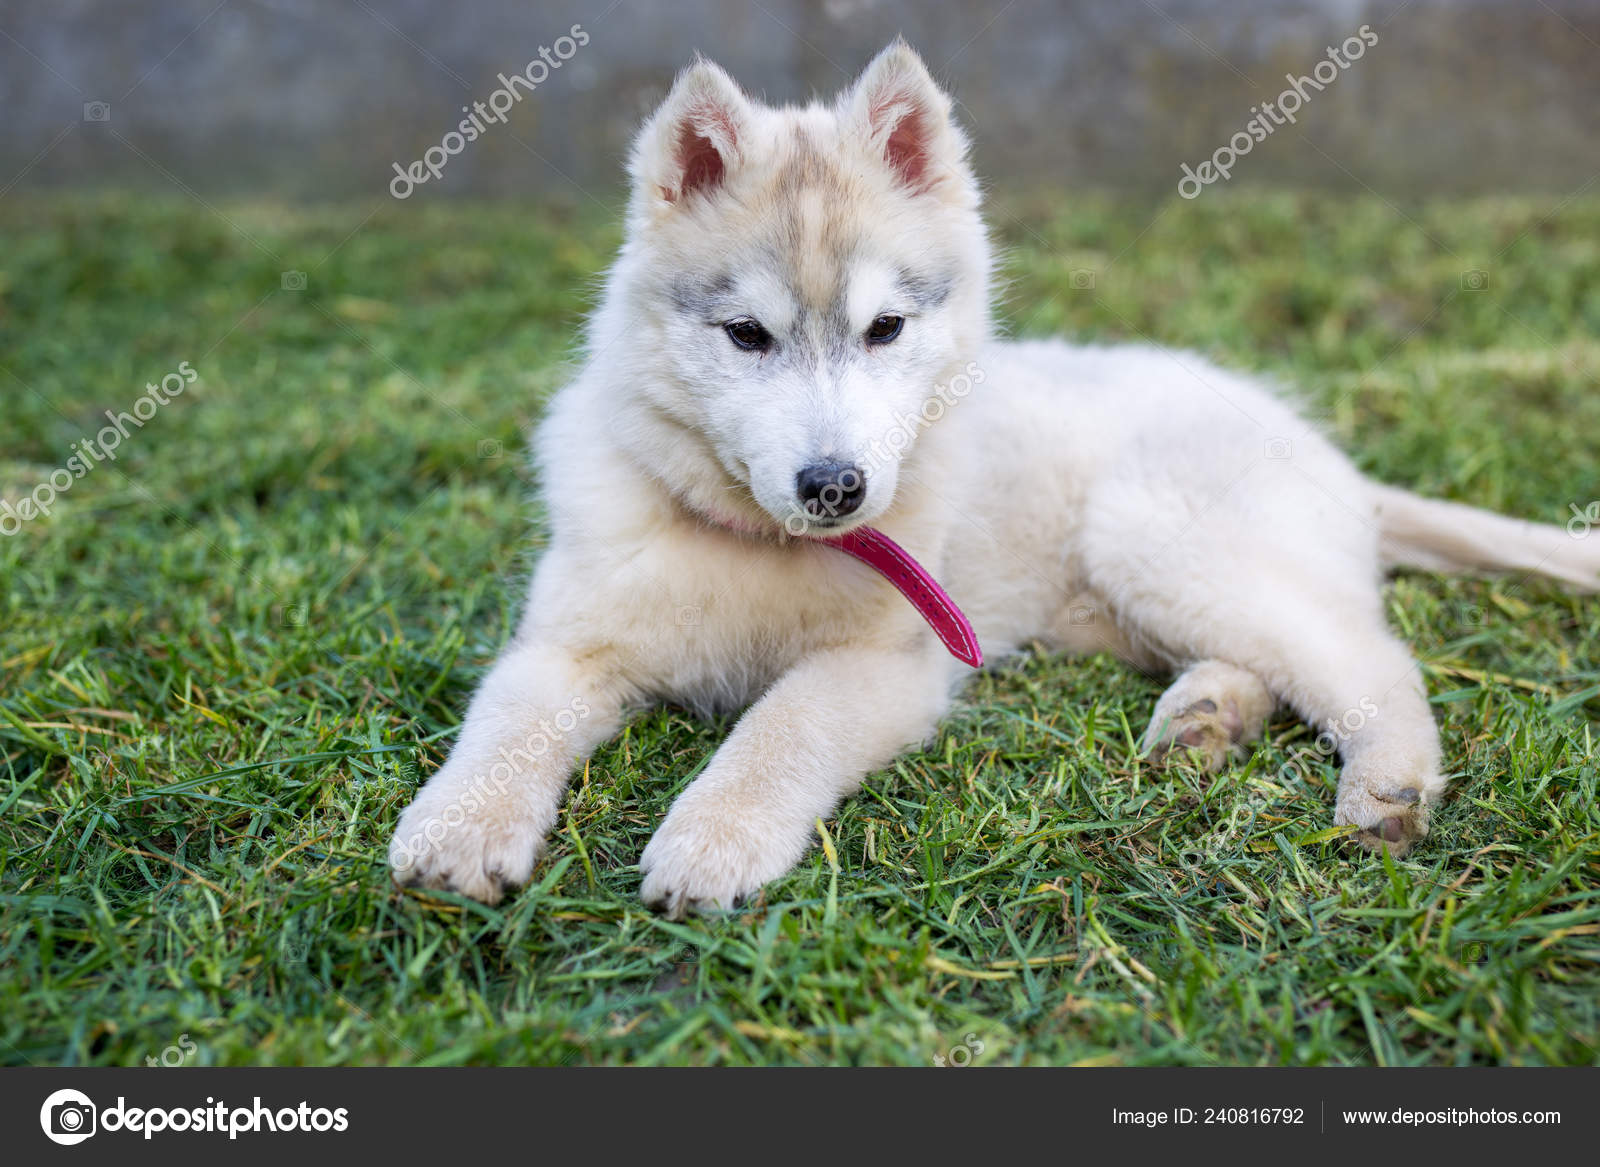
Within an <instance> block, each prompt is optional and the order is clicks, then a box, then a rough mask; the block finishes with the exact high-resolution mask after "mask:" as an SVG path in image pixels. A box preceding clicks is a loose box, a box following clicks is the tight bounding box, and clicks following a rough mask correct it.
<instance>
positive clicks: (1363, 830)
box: [1333, 764, 1429, 859]
mask: <svg viewBox="0 0 1600 1167" xmlns="http://www.w3.org/2000/svg"><path fill="white" fill-rule="evenodd" d="M1428 808H1429V796H1428V784H1427V783H1425V782H1423V781H1420V780H1413V779H1409V778H1407V779H1393V778H1389V779H1387V780H1386V779H1385V778H1384V777H1382V776H1379V775H1374V774H1368V773H1364V772H1362V771H1361V770H1359V769H1358V768H1357V767H1356V766H1355V765H1354V764H1352V765H1350V766H1347V767H1346V768H1345V772H1344V775H1343V776H1342V777H1341V778H1340V781H1339V801H1338V803H1337V805H1336V806H1335V807H1334V811H1333V821H1334V824H1335V825H1336V826H1352V827H1355V828H1357V830H1356V833H1355V834H1354V835H1353V836H1352V838H1353V839H1354V841H1355V842H1356V844H1357V845H1358V846H1360V847H1362V848H1364V849H1365V850H1368V851H1373V852H1377V851H1380V850H1385V849H1387V850H1388V852H1389V853H1390V854H1391V855H1393V856H1394V857H1395V858H1396V859H1399V858H1400V857H1402V856H1403V855H1405V854H1406V853H1407V852H1408V851H1410V850H1411V848H1412V846H1413V845H1414V844H1416V843H1418V842H1420V841H1421V840H1422V839H1423V838H1424V837H1425V836H1426V835H1427V833H1428V815H1429V811H1428Z"/></svg>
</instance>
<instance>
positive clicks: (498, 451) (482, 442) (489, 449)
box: [478, 438, 506, 462]
mask: <svg viewBox="0 0 1600 1167" xmlns="http://www.w3.org/2000/svg"><path fill="white" fill-rule="evenodd" d="M505 456H506V447H505V443H503V442H501V441H500V440H499V439H498V438H480V439H478V459H479V461H482V462H494V461H497V460H499V459H501V458H504V457H505Z"/></svg>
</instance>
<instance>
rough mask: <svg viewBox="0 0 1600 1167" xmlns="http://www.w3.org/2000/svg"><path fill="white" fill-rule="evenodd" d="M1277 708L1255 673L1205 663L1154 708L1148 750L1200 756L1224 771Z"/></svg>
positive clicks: (1155, 754)
mask: <svg viewBox="0 0 1600 1167" xmlns="http://www.w3.org/2000/svg"><path fill="white" fill-rule="evenodd" d="M1276 706H1277V701H1276V700H1275V699H1274V698H1273V696H1272V694H1271V693H1270V692H1269V691H1268V689H1267V686H1266V683H1265V682H1263V681H1262V680H1261V678H1260V677H1258V676H1256V675H1255V674H1254V673H1252V672H1250V671H1248V670H1247V669H1241V668H1239V667H1238V666H1237V665H1231V664H1228V663H1226V662H1225V661H1220V660H1208V661H1201V662H1200V663H1199V664H1197V665H1193V666H1192V667H1190V668H1188V669H1186V670H1184V672H1183V674H1182V675H1181V676H1179V677H1178V679H1177V680H1176V681H1174V682H1173V683H1172V685H1171V686H1170V687H1169V688H1168V689H1167V691H1166V692H1165V693H1163V694H1162V695H1161V700H1159V701H1157V702H1156V710H1155V715H1154V716H1153V717H1152V718H1151V719H1150V728H1149V729H1147V730H1145V734H1144V746H1145V749H1146V750H1148V751H1149V752H1150V754H1151V755H1152V756H1153V757H1158V758H1159V757H1164V756H1166V755H1167V754H1169V753H1182V752H1185V751H1199V753H1200V754H1201V756H1202V758H1203V760H1204V762H1205V764H1206V768H1207V769H1208V770H1220V769H1222V766H1223V764H1224V763H1225V762H1226V761H1227V760H1228V755H1229V754H1230V753H1232V752H1233V751H1234V750H1236V749H1238V748H1239V747H1240V746H1244V745H1248V744H1249V743H1250V742H1253V741H1255V740H1256V739H1257V738H1259V737H1260V736H1261V731H1262V726H1263V724H1264V723H1265V722H1266V720H1267V718H1268V717H1269V716H1270V715H1271V714H1272V711H1273V709H1274V708H1275V707H1276Z"/></svg>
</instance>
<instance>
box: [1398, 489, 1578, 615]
mask: <svg viewBox="0 0 1600 1167" xmlns="http://www.w3.org/2000/svg"><path fill="white" fill-rule="evenodd" d="M1373 488H1374V490H1375V493H1376V498H1377V503H1378V530H1379V533H1380V543H1379V554H1380V556H1381V557H1382V559H1383V563H1384V566H1386V567H1417V568H1422V569H1423V570H1425V571H1445V572H1473V571H1481V572H1493V573H1497V574H1504V573H1521V574H1524V575H1538V576H1544V577H1546V578H1548V579H1553V580H1559V581H1560V582H1562V583H1564V584H1567V585H1568V586H1570V587H1572V588H1575V589H1577V590H1578V591H1583V592H1597V591H1600V507H1596V508H1591V509H1590V510H1589V511H1578V510H1577V508H1576V507H1574V508H1573V509H1574V517H1573V519H1572V520H1571V522H1569V523H1568V524H1567V525H1566V527H1564V528H1563V527H1558V526H1554V525H1551V524H1548V523H1529V522H1524V521H1523V520H1521V519H1508V518H1506V517H1505V516H1504V515H1497V514H1493V513H1491V512H1489V511H1483V510H1479V509H1477V508H1476V507H1469V506H1463V505H1461V504H1460V503H1455V502H1441V501H1439V500H1437V499H1431V498H1423V497H1422V496H1421V495H1416V494H1412V493H1411V492H1410V491H1406V490H1399V489H1396V488H1395V487H1392V486H1382V485H1380V484H1378V483H1374V484H1373Z"/></svg>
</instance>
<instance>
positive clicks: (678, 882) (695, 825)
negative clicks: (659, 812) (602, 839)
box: [639, 800, 811, 920]
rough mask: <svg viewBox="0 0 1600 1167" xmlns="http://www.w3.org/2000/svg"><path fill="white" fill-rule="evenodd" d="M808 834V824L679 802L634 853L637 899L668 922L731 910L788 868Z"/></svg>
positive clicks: (807, 839) (803, 851) (799, 853)
mask: <svg viewBox="0 0 1600 1167" xmlns="http://www.w3.org/2000/svg"><path fill="white" fill-rule="evenodd" d="M810 838H811V831H810V828H809V827H800V828H798V829H797V828H794V827H788V826H782V825H779V824H775V823H771V822H762V821H761V819H760V815H759V812H758V813H756V814H754V815H746V816H743V817H741V816H736V815H734V814H732V813H730V812H728V811H727V810H725V809H721V808H718V807H716V806H712V805H695V804H687V805H686V804H685V803H684V802H683V801H682V800H680V801H679V803H678V805H676V806H674V807H673V808H672V810H671V811H670V812H669V813H668V814H667V817H666V819H665V820H664V821H663V822H662V824H661V827H660V829H659V830H657V831H656V833H655V836H654V837H653V838H652V839H651V840H650V843H649V845H648V846H647V847H645V849H644V854H643V855H641V856H640V857H639V870H640V871H642V872H643V873H644V882H643V883H642V884H641V885H640V887H639V898H640V899H642V900H643V901H644V902H645V903H646V904H648V905H649V906H650V907H652V908H655V909H657V910H658V911H661V912H663V913H664V914H665V915H666V916H667V917H668V918H669V919H673V920H681V919H682V918H683V917H684V916H685V915H686V914H688V913H689V912H705V911H715V910H726V909H729V908H732V907H733V906H734V905H735V904H737V903H738V902H739V900H741V899H743V898H744V897H746V896H749V895H751V894H753V893H755V892H756V891H758V890H760V888H761V886H762V885H763V884H765V883H768V882H770V881H771V880H774V879H777V878H778V877H779V876H781V875H783V874H784V873H785V872H787V871H788V870H789V869H790V868H791V867H793V866H794V865H795V863H796V862H797V861H798V860H799V858H800V856H801V855H803V854H804V853H805V849H806V847H807V845H808V844H809V842H810Z"/></svg>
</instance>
